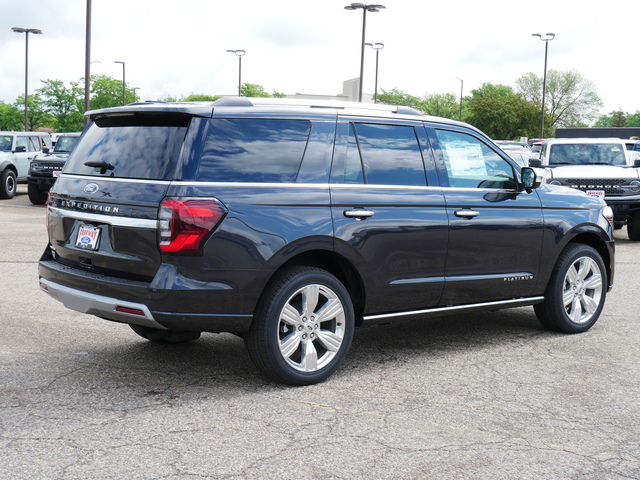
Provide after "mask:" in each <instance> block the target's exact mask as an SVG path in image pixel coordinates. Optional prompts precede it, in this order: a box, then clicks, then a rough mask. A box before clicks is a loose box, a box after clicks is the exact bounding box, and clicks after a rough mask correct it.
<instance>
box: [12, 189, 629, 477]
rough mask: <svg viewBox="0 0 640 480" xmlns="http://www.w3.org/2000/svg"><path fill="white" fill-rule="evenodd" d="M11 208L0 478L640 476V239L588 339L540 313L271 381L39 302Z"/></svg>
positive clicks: (358, 342) (473, 321)
mask: <svg viewBox="0 0 640 480" xmlns="http://www.w3.org/2000/svg"><path fill="white" fill-rule="evenodd" d="M20 187H21V188H20V191H19V195H18V196H16V197H15V198H14V199H12V200H1V201H0V245H1V247H0V298H1V299H2V303H1V308H0V479H2V480H4V479H7V480H17V479H30V480H32V479H56V480H57V479H60V480H62V479H64V480H66V479H127V480H134V479H185V480H201V479H300V478H305V479H307V480H312V479H336V480H343V479H344V480H347V479H447V480H448V479H575V480H595V479H603V480H618V479H640V346H639V345H640V331H639V328H638V323H639V314H638V280H637V279H638V271H639V267H640V256H639V255H638V251H640V244H635V243H633V242H630V241H629V240H628V237H626V230H625V229H623V230H620V231H618V232H616V237H617V240H618V242H617V262H616V264H617V267H616V268H617V271H616V279H615V280H616V281H615V287H614V289H613V291H612V292H611V293H610V294H609V296H608V299H607V304H606V306H605V309H604V312H603V315H602V317H601V318H600V320H599V321H598V323H597V324H596V325H595V326H594V327H593V328H592V329H591V330H590V331H589V332H587V333H584V334H580V335H562V334H556V333H551V332H548V331H546V330H544V329H543V328H542V327H541V326H540V324H539V323H538V321H537V320H536V318H535V316H534V314H533V309H532V308H516V309H511V310H503V311H500V312H487V313H480V314H474V315H460V316H456V317H442V318H436V319H430V320H422V321H414V322H411V323H407V324H396V325H385V326H376V327H370V328H366V329H360V330H358V331H356V335H355V339H354V342H353V345H352V347H351V351H350V353H349V356H348V358H347V361H346V363H345V364H344V366H343V367H342V368H341V369H340V370H339V371H338V373H337V374H336V375H334V376H333V377H331V378H330V379H329V380H328V381H326V382H324V383H322V384H320V385H315V386H310V387H298V388H291V387H285V386H281V385H276V384H273V383H271V382H269V381H267V380H266V379H265V378H263V377H262V376H261V375H260V374H259V373H257V371H256V370H255V369H254V367H253V365H252V364H251V362H250V360H249V358H248V356H247V354H246V353H245V351H244V345H243V342H242V341H241V340H240V339H239V338H237V337H234V336H233V335H227V334H224V335H213V334H204V335H203V336H202V338H201V339H200V340H198V341H196V342H193V343H190V344H187V345H173V346H172V345H165V346H163V345H154V344H151V343H149V342H147V341H145V340H143V339H142V338H140V337H138V336H137V335H136V334H134V333H133V332H132V331H131V330H130V329H129V328H128V327H127V326H126V325H120V324H116V323H110V322H107V321H104V320H100V319H97V318H94V317H91V316H87V315H83V314H80V313H76V312H72V311H69V310H67V309H65V308H64V307H63V306H62V305H61V304H59V303H57V302H56V301H54V300H53V299H51V298H49V297H48V296H47V295H45V294H44V293H42V292H40V291H39V289H38V284H37V261H38V258H39V256H40V254H41V252H42V250H43V249H44V246H45V244H46V233H45V226H44V225H45V223H44V212H45V210H44V207H41V206H32V205H31V204H30V203H29V200H28V198H27V195H26V188H25V186H24V185H22V186H20Z"/></svg>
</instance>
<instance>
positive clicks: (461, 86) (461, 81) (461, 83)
mask: <svg viewBox="0 0 640 480" xmlns="http://www.w3.org/2000/svg"><path fill="white" fill-rule="evenodd" d="M456 78H457V79H458V80H460V121H462V90H463V87H464V80H462V79H461V78H460V77H456Z"/></svg>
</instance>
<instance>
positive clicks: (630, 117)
mask: <svg viewBox="0 0 640 480" xmlns="http://www.w3.org/2000/svg"><path fill="white" fill-rule="evenodd" d="M627 127H640V110H638V111H637V112H636V113H630V114H627Z"/></svg>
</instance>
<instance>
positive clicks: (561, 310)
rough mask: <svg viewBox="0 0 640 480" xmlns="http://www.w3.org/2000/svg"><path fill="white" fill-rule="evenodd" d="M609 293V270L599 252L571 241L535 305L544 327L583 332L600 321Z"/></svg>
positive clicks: (565, 331) (561, 330) (560, 330)
mask: <svg viewBox="0 0 640 480" xmlns="http://www.w3.org/2000/svg"><path fill="white" fill-rule="evenodd" d="M606 295H607V273H606V269H605V266H604V262H603V261H602V257H601V256H600V254H599V253H598V252H597V251H596V250H595V249H593V248H592V247H590V246H588V245H583V244H570V245H569V246H567V248H565V249H564V251H563V252H562V253H561V254H560V258H558V261H557V263H556V266H555V267H554V270H553V273H552V274H551V279H550V280H549V284H548V285H547V290H546V291H545V299H544V301H543V302H542V303H539V304H537V305H535V306H534V310H535V312H536V316H537V317H538V320H540V323H542V324H543V325H544V326H545V327H547V328H549V329H551V330H555V331H558V332H563V333H581V332H586V331H587V330H589V329H590V328H591V327H592V326H593V324H594V323H596V321H597V320H598V317H599V316H600V313H601V312H602V308H603V307H604V301H605V298H606Z"/></svg>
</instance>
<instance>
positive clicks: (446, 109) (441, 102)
mask: <svg viewBox="0 0 640 480" xmlns="http://www.w3.org/2000/svg"><path fill="white" fill-rule="evenodd" d="M418 109H419V110H420V111H422V112H424V113H426V114H427V115H434V116H436V117H444V118H455V119H458V118H459V117H460V102H459V101H458V100H457V99H456V96H455V95H454V94H453V93H436V94H433V95H425V96H424V97H423V99H422V100H421V101H420V103H419V106H418Z"/></svg>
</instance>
